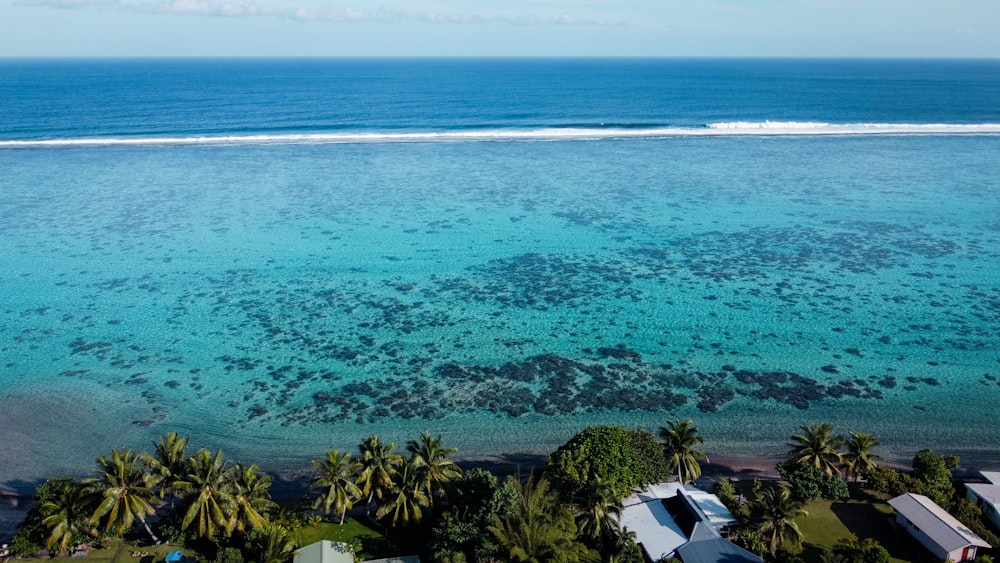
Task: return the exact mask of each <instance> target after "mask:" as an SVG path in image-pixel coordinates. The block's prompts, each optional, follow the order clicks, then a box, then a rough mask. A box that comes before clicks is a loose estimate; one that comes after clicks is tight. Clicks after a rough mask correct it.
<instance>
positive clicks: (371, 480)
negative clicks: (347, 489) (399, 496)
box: [356, 434, 402, 506]
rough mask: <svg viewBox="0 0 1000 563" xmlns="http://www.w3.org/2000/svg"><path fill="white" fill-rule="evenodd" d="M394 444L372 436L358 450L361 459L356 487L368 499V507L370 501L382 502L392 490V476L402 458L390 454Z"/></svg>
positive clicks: (394, 446)
mask: <svg viewBox="0 0 1000 563" xmlns="http://www.w3.org/2000/svg"><path fill="white" fill-rule="evenodd" d="M395 448H396V444H385V443H383V442H382V441H381V440H379V439H378V436H376V435H374V434H372V435H371V436H369V437H367V438H365V440H364V441H363V442H361V445H359V446H358V450H359V451H360V452H361V459H360V460H358V463H359V465H360V468H361V472H360V473H359V475H358V480H357V483H356V484H357V485H358V486H359V487H360V488H361V493H362V494H363V495H365V496H367V497H368V505H369V506H370V505H371V502H372V499H376V498H377V499H378V500H380V501H381V500H382V496H383V495H384V494H385V492H386V491H388V490H389V489H390V488H392V476H393V474H394V473H395V472H396V467H397V466H398V465H399V462H400V460H401V459H402V457H401V456H400V455H399V454H394V453H392V450H393V449H395Z"/></svg>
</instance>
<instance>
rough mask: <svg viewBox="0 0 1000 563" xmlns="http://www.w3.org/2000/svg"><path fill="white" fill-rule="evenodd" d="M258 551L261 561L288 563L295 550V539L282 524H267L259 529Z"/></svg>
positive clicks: (264, 562)
mask: <svg viewBox="0 0 1000 563" xmlns="http://www.w3.org/2000/svg"><path fill="white" fill-rule="evenodd" d="M255 543H256V547H257V550H256V551H257V553H258V555H259V557H260V559H259V560H260V562H261V563H287V562H288V561H289V560H291V559H292V553H293V552H294V551H295V548H296V544H295V539H294V538H293V537H292V535H291V534H290V533H288V528H286V527H285V526H282V525H281V524H267V525H265V526H264V527H263V528H261V529H260V530H258V531H257V534H256V542H255Z"/></svg>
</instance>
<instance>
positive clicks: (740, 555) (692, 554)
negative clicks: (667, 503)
mask: <svg viewBox="0 0 1000 563" xmlns="http://www.w3.org/2000/svg"><path fill="white" fill-rule="evenodd" d="M677 554H678V555H680V557H681V559H683V560H684V563H718V562H720V561H725V562H726V563H764V560H763V559H761V558H760V557H757V556H756V555H754V554H753V553H750V552H749V551H747V550H745V549H743V548H741V547H740V546H738V545H736V544H734V543H733V542H731V541H729V540H724V539H722V538H721V537H719V535H718V534H717V533H715V530H713V529H712V528H711V526H709V525H708V524H706V523H704V522H699V523H697V524H695V525H694V531H693V532H692V533H691V541H689V542H688V543H686V544H684V545H682V546H681V547H679V548H678V549H677Z"/></svg>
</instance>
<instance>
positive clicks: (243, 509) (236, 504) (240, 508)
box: [227, 463, 278, 533]
mask: <svg viewBox="0 0 1000 563" xmlns="http://www.w3.org/2000/svg"><path fill="white" fill-rule="evenodd" d="M258 471H260V468H259V467H257V465H256V464H253V465H250V466H248V467H244V466H243V464H241V463H238V464H236V467H234V468H233V481H232V489H233V491H232V497H233V513H232V514H231V515H230V517H229V524H228V526H227V530H228V531H229V532H230V533H232V531H233V530H234V529H235V530H239V531H240V532H243V531H245V530H246V528H247V525H248V524H249V526H250V527H251V528H253V529H255V530H259V529H261V528H263V527H264V526H266V525H267V523H268V522H267V518H266V517H265V516H264V513H266V512H268V511H270V510H273V509H274V508H276V507H277V506H278V505H277V503H275V502H274V501H272V500H271V493H270V491H269V489H270V488H271V477H270V476H269V475H261V474H260V473H258Z"/></svg>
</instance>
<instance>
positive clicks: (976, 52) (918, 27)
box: [0, 0, 1000, 58]
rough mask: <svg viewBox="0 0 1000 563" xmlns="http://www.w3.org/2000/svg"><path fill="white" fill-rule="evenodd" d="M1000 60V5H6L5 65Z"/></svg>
mask: <svg viewBox="0 0 1000 563" xmlns="http://www.w3.org/2000/svg"><path fill="white" fill-rule="evenodd" d="M70 56H83V57H143V56H145V57H148V56H160V57H163V56H166V57H197V56H203V57H233V56H234V57H260V56H318V57H356V56H585V57H591V56H640V57H641V56H651V57H731V56H741V57H744V56H752V57H975V58H1000V0H617V1H614V0H507V1H501V0H464V1H461V0H287V1H281V0H0V57H70Z"/></svg>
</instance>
